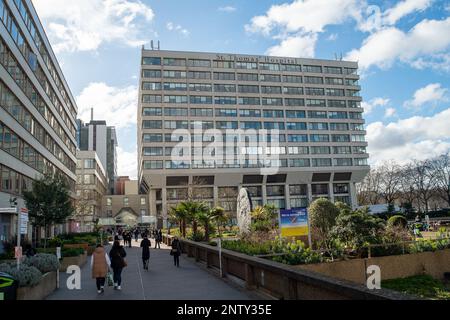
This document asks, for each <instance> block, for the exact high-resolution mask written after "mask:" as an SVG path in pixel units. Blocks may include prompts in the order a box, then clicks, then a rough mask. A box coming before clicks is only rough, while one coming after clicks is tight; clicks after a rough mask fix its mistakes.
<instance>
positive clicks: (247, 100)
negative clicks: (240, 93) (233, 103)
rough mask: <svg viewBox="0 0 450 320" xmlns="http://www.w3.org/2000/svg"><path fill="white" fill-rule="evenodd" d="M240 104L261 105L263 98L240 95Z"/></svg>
mask: <svg viewBox="0 0 450 320" xmlns="http://www.w3.org/2000/svg"><path fill="white" fill-rule="evenodd" d="M238 104H240V105H254V106H257V105H258V106H259V105H261V100H260V99H259V98H258V97H240V98H238Z"/></svg>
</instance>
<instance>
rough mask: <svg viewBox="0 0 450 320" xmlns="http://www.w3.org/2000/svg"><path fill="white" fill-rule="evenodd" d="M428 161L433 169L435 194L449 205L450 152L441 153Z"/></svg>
mask: <svg viewBox="0 0 450 320" xmlns="http://www.w3.org/2000/svg"><path fill="white" fill-rule="evenodd" d="M430 162H431V167H432V170H433V171H434V179H435V183H436V191H437V194H438V196H439V197H440V198H441V199H442V200H444V201H445V202H446V204H447V205H448V206H449V207H450V154H449V153H446V154H443V155H441V156H439V157H437V158H434V159H432V160H431V161H430Z"/></svg>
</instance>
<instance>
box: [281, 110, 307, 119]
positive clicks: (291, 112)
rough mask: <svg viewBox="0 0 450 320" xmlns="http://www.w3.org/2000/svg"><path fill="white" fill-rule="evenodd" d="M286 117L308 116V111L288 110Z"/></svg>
mask: <svg viewBox="0 0 450 320" xmlns="http://www.w3.org/2000/svg"><path fill="white" fill-rule="evenodd" d="M286 118H306V112H305V111H303V110H286Z"/></svg>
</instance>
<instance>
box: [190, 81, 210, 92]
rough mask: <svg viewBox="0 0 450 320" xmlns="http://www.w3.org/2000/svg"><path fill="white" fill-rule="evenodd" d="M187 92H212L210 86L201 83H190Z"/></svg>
mask: <svg viewBox="0 0 450 320" xmlns="http://www.w3.org/2000/svg"><path fill="white" fill-rule="evenodd" d="M189 91H195V92H212V86H211V85H210V84H203V83H190V84H189Z"/></svg>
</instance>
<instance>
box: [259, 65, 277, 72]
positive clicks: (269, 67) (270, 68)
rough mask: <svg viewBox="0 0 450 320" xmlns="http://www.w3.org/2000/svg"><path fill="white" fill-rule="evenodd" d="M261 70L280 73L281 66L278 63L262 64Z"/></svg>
mask: <svg viewBox="0 0 450 320" xmlns="http://www.w3.org/2000/svg"><path fill="white" fill-rule="evenodd" d="M259 68H260V69H261V70H269V71H280V65H279V64H278V63H260V64H259Z"/></svg>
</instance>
